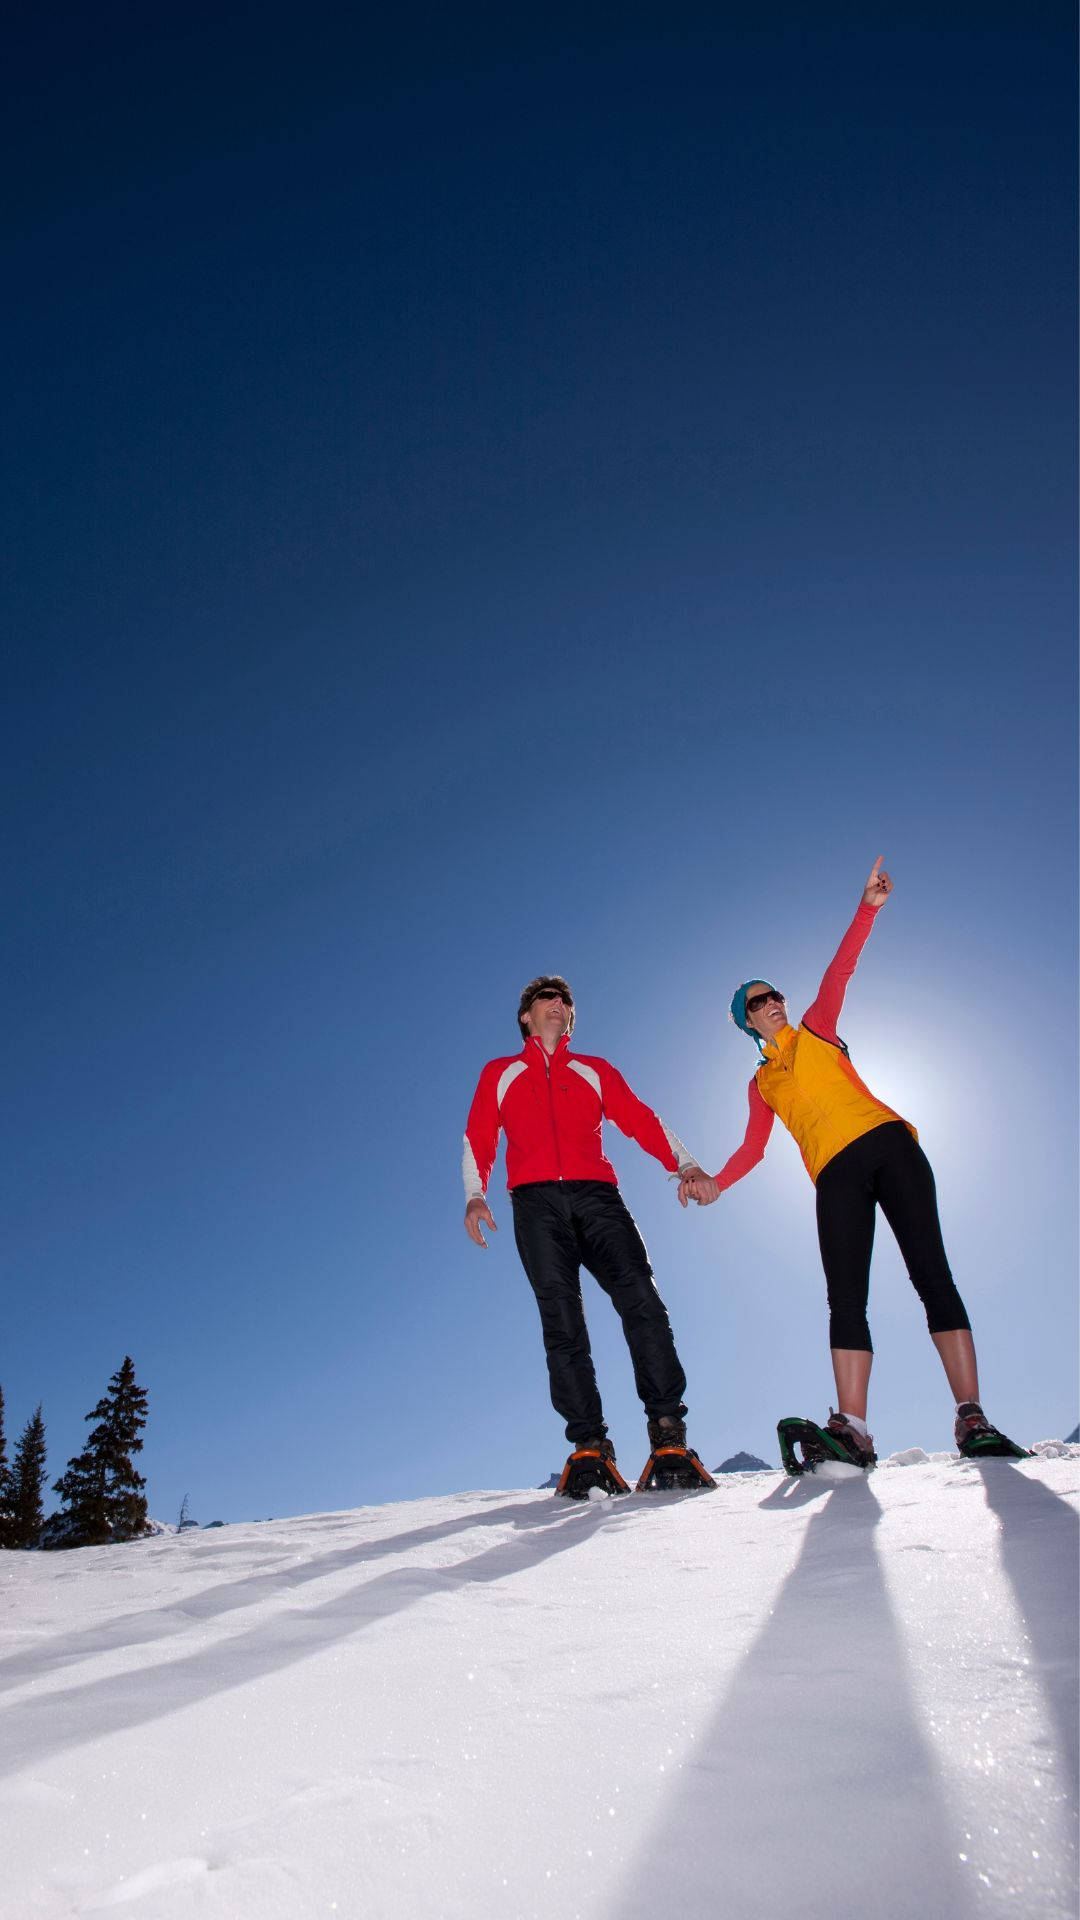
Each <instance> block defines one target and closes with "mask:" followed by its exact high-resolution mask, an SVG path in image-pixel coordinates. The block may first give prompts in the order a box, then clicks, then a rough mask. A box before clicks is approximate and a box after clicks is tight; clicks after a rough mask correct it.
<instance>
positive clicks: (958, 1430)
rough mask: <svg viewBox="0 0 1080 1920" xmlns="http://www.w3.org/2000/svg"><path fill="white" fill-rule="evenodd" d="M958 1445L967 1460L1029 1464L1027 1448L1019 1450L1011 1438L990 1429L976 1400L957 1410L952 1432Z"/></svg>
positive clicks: (966, 1402)
mask: <svg viewBox="0 0 1080 1920" xmlns="http://www.w3.org/2000/svg"><path fill="white" fill-rule="evenodd" d="M953 1432H954V1434H955V1436H956V1444H957V1447H958V1448H959V1451H960V1453H961V1455H962V1456H963V1458H964V1459H965V1460H987V1459H990V1460H992V1459H1006V1460H1030V1459H1031V1455H1030V1453H1029V1452H1028V1450H1027V1448H1026V1447H1018V1446H1017V1444H1016V1441H1015V1440H1010V1439H1009V1436H1008V1434H1006V1433H999V1432H998V1430H997V1428H996V1427H992V1426H991V1425H990V1422H989V1420H988V1419H987V1417H986V1415H985V1413H984V1412H983V1410H982V1408H981V1407H980V1405H979V1403H978V1401H977V1400H965V1401H964V1403H963V1405H962V1406H959V1407H957V1409H956V1424H955V1426H954V1428H953Z"/></svg>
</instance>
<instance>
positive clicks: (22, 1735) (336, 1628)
mask: <svg viewBox="0 0 1080 1920" xmlns="http://www.w3.org/2000/svg"><path fill="white" fill-rule="evenodd" d="M689 1497H692V1496H689ZM548 1510H549V1511H550V1509H548ZM496 1513H497V1514H499V1515H500V1516H501V1518H502V1519H503V1521H506V1520H507V1519H513V1522H514V1525H515V1527H517V1529H518V1538H516V1539H514V1540H508V1541H505V1542H503V1544H502V1545H500V1546H497V1547H489V1548H488V1549H487V1550H486V1552H484V1553H478V1554H474V1555H473V1556H472V1558H471V1559H468V1560H463V1561H461V1562H459V1564H458V1565H457V1566H454V1567H423V1568H411V1567H403V1568H399V1569H397V1570H396V1571H395V1572H392V1573H383V1574H377V1575H376V1576H375V1577H374V1579H371V1580H366V1581H360V1582H357V1583H356V1584H355V1585H352V1586H350V1587H349V1589H348V1590H347V1591H346V1592H345V1593H340V1594H336V1595H335V1596H334V1597H333V1598H332V1599H330V1600H325V1601H323V1602H322V1603H321V1605H319V1606H314V1607H296V1608H289V1609H288V1610H287V1611H285V1612H282V1613H278V1614H275V1615H274V1617H273V1619H271V1620H268V1621H264V1622H263V1623H262V1624H261V1625H259V1626H255V1627H252V1628H250V1629H249V1630H248V1631H247V1632H246V1633H241V1634H237V1635H235V1636H232V1637H227V1638H225V1639H222V1640H220V1641H215V1643H214V1644H213V1645H212V1646H209V1647H206V1648H203V1649H202V1650H201V1651H200V1652H198V1653H193V1654H188V1655H187V1657H186V1658H184V1659H180V1660H172V1661H165V1662H163V1663H160V1664H155V1665H153V1666H149V1667H143V1668H140V1669H139V1670H138V1671H136V1672H133V1673H124V1674H116V1675H113V1676H111V1677H110V1678H108V1679H104V1680H94V1681H88V1682H87V1683H86V1684H85V1685H83V1686H72V1687H66V1688H64V1689H63V1691H61V1692H57V1693H50V1694H39V1695H37V1696H35V1698H33V1699H31V1700H25V1701H17V1702H15V1703H14V1704H13V1705H10V1706H8V1707H7V1708H5V1711H4V1748H3V1753H2V1755H0V1777H3V1776H4V1775H5V1774H9V1773H17V1772H19V1771H21V1769H22V1768H23V1767H25V1766H33V1765H36V1764H38V1763H39V1762H40V1761H42V1760H45V1759H47V1758H49V1757H50V1756H51V1755H54V1754H57V1753H65V1752H68V1751H70V1750H73V1749H75V1748H77V1747H80V1746H83V1745H85V1744H86V1743H87V1742H89V1741H94V1740H97V1739H99V1738H101V1737H102V1736H103V1735H106V1734H111V1733H119V1732H122V1731H124V1730H125V1729H127V1728H131V1727H138V1726H144V1725H147V1724H149V1723H150V1722H151V1721H154V1720H160V1719H163V1718H165V1717H166V1716H167V1715H168V1714H171V1713H177V1712H181V1711H182V1710H183V1709H184V1708H185V1707H190V1706H193V1705H195V1703H196V1702H197V1701H200V1700H206V1699H210V1698H212V1697H213V1696H214V1695H215V1694H219V1693H228V1692H230V1691H231V1690H232V1689H233V1688H234V1687H240V1686H244V1685H246V1683H247V1682H248V1681H250V1680H258V1679H261V1678H262V1677H263V1676H264V1675H266V1674H271V1673H278V1672H280V1671H281V1670H282V1669H283V1668H285V1667H289V1666H293V1665H295V1663H296V1662H297V1661H300V1660H307V1659H310V1658H311V1657H312V1656H313V1655H316V1654H319V1653H322V1652H324V1651H325V1649H326V1648H327V1647H328V1646H332V1645H333V1644H334V1643H335V1642H337V1641H339V1640H345V1639H348V1638H350V1637H351V1636H353V1635H355V1634H357V1633H361V1632H363V1631H364V1629H365V1628H367V1627H370V1626H374V1625H375V1624H376V1623H378V1622H379V1621H382V1620H387V1619H389V1618H391V1617H392V1615H394V1614H396V1613H401V1612H404V1611H405V1610H406V1609H407V1608H409V1607H413V1606H416V1605H418V1604H419V1602H420V1601H422V1600H427V1599H430V1598H431V1597H432V1596H433V1595H437V1594H446V1593H454V1592H456V1591H458V1590H459V1589H461V1588H466V1587H475V1586H482V1585H486V1584H488V1583H490V1582H492V1581H498V1580H505V1579H507V1578H509V1577H511V1576H512V1575H514V1574H515V1573H521V1572H524V1571H525V1570H526V1569H528V1568H530V1567H534V1566H537V1565H539V1564H540V1563H541V1562H542V1561H544V1560H549V1559H551V1558H552V1557H553V1556H554V1555H555V1554H557V1553H566V1552H567V1551H568V1549H569V1548H571V1547H576V1546H580V1545H581V1544H582V1543H583V1542H584V1541H586V1540H589V1539H591V1538H592V1536H593V1533H594V1531H595V1526H594V1525H593V1524H591V1523H590V1520H589V1509H586V1510H585V1511H584V1512H582V1511H580V1510H577V1509H575V1510H574V1511H573V1512H571V1513H566V1512H561V1513H557V1514H556V1515H555V1516H553V1521H552V1522H545V1521H544V1520H543V1519H541V1518H540V1516H539V1514H538V1515H537V1516H536V1517H535V1518H531V1517H530V1518H529V1519H527V1520H525V1521H524V1522H522V1521H521V1518H520V1516H521V1509H520V1507H504V1508H501V1509H496ZM494 1519H495V1516H494V1515H492V1516H490V1517H489V1519H488V1522H487V1523H488V1524H494ZM612 1519H613V1517H612V1518H605V1519H603V1520H599V1519H598V1520H597V1523H596V1524H600V1525H603V1526H604V1528H605V1531H607V1530H609V1529H610V1527H611V1525H612ZM474 1524H475V1523H474ZM458 1530H459V1528H458V1525H457V1523H447V1524H446V1525H445V1527H430V1528H428V1527H419V1528H417V1529H416V1530H415V1533H414V1535H412V1536H410V1535H408V1534H399V1535H398V1536H397V1539H396V1543H395V1547H394V1550H395V1551H397V1552H400V1551H401V1550H402V1542H406V1541H409V1540H410V1539H411V1540H412V1542H413V1544H416V1540H417V1538H418V1537H419V1536H423V1537H424V1538H427V1539H432V1538H437V1537H439V1536H440V1535H443V1536H444V1535H445V1534H446V1533H453V1532H455V1531H458ZM379 1545H380V1547H382V1548H383V1549H384V1550H387V1551H389V1550H390V1543H389V1542H380V1543H379ZM378 1557H379V1555H378V1554H377V1553H371V1552H370V1551H369V1552H367V1553H366V1554H365V1553H361V1552H360V1550H354V1551H353V1552H352V1553H347V1552H346V1553H342V1554H324V1555H322V1556H321V1560H320V1572H321V1573H323V1574H325V1573H327V1572H333V1571H334V1570H335V1568H334V1565H328V1564H327V1563H328V1562H333V1563H335V1564H336V1566H337V1567H338V1568H340V1567H342V1566H348V1565H350V1564H356V1563H357V1562H358V1561H361V1560H362V1559H364V1558H368V1559H373V1558H378ZM309 1577H310V1578H314V1577H315V1576H314V1575H309ZM269 1578H270V1580H271V1581H272V1582H273V1584H274V1589H275V1590H276V1591H278V1592H280V1591H283V1590H287V1588H288V1587H289V1586H290V1585H294V1584H296V1582H295V1581H290V1579H289V1578H288V1576H287V1575H285V1576H283V1577H281V1578H280V1579H278V1580H277V1581H276V1582H275V1581H274V1577H273V1576H269ZM260 1585H261V1582H260ZM185 1624H186V1622H185ZM49 1664H51V1662H50V1661H49V1658H48V1655H47V1652H46V1658H45V1659H43V1660H39V1663H38V1671H39V1672H40V1671H43V1670H45V1671H47V1669H48V1665H49Z"/></svg>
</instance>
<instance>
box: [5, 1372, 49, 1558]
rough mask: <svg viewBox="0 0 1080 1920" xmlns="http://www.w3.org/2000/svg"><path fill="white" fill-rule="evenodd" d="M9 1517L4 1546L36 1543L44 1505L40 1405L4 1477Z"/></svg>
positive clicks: (24, 1429)
mask: <svg viewBox="0 0 1080 1920" xmlns="http://www.w3.org/2000/svg"><path fill="white" fill-rule="evenodd" d="M8 1485H9V1487H10V1489H11V1494H10V1498H11V1518H10V1519H9V1520H8V1522H7V1525H6V1528H5V1534H6V1538H5V1541H4V1544H5V1546H8V1547H36V1546H37V1544H38V1541H39V1540H40V1538H41V1527H42V1522H43V1520H44V1518H45V1509H44V1507H43V1506H42V1504H41V1500H42V1495H43V1493H44V1491H45V1421H44V1419H43V1418H42V1412H41V1408H40V1406H39V1407H38V1409H37V1411H36V1413H33V1414H31V1416H30V1418H29V1420H28V1421H27V1423H26V1425H25V1427H24V1428H23V1431H22V1438H21V1439H20V1441H19V1444H18V1446H17V1447H16V1449H15V1458H14V1461H13V1462H12V1466H11V1472H10V1475H9V1478H8Z"/></svg>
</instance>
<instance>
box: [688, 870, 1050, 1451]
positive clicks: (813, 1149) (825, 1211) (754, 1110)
mask: <svg viewBox="0 0 1080 1920" xmlns="http://www.w3.org/2000/svg"><path fill="white" fill-rule="evenodd" d="M892 887H893V883H892V881H891V880H890V878H889V876H888V874H887V873H884V872H883V871H882V863H881V860H880V858H879V859H877V860H875V862H874V865H873V868H872V870H871V873H870V877H869V879H868V880H867V882H866V887H865V889H864V891H863V896H862V899H861V901H860V902H859V906H858V908H857V909H856V913H855V918H854V920H853V921H852V923H851V925H850V927H849V928H848V930H847V932H846V933H845V935H844V937H843V939H842V940H841V942H840V946H839V948H838V950H837V952H836V955H835V956H834V958H833V959H832V960H831V961H830V963H829V965H828V967H827V968H826V970H825V976H824V979H823V980H822V982H821V986H820V988H819V989H818V994H817V998H816V1000H815V1001H814V1002H813V1004H812V1006H809V1007H808V1008H807V1010H806V1012H805V1013H804V1015H803V1017H802V1020H801V1022H800V1023H799V1025H798V1026H797V1027H793V1026H791V1025H790V1024H789V1022H788V1017H787V1008H786V1005H785V1001H784V996H783V994H782V993H779V992H778V991H777V989H776V988H775V987H773V986H771V985H770V984H769V982H768V981H767V980H747V981H744V983H743V985H742V986H741V987H740V988H739V989H738V991H737V993H736V994H735V996H734V999H733V1000H732V1002H731V1017H732V1019H733V1020H734V1022H735V1025H736V1026H737V1027H740V1028H741V1029H742V1031H743V1033H746V1034H749V1036H750V1038H751V1039H752V1040H754V1041H755V1042H756V1045H757V1049H758V1056H759V1059H758V1067H757V1071H756V1072H755V1074H754V1076H753V1079H752V1080H751V1082H750V1117H749V1120H748V1122H747V1127H746V1135H745V1138H744V1140H743V1143H742V1145H741V1147H739V1148H738V1149H737V1150H736V1152H735V1153H733V1154H732V1156H731V1158H730V1160H728V1161H727V1162H726V1164H725V1165H724V1166H723V1167H721V1169H720V1172H719V1173H718V1174H716V1175H715V1176H714V1177H713V1178H711V1179H710V1178H708V1177H707V1176H702V1175H700V1174H697V1175H687V1176H686V1178H685V1179H684V1180H683V1181H682V1182H681V1184H680V1187H679V1198H680V1200H681V1201H682V1202H683V1204H684V1205H685V1204H686V1201H687V1199H693V1200H697V1201H698V1202H699V1203H700V1204H702V1205H704V1206H708V1205H710V1204H711V1203H712V1201H714V1200H716V1199H717V1198H718V1197H719V1195H720V1194H721V1193H723V1192H724V1191H725V1189H726V1188H728V1187H730V1186H732V1185H733V1184H734V1182H735V1181H736V1180H741V1179H742V1177H743V1175H744V1174H746V1173H749V1172H750V1169H751V1168H752V1167H756V1166H757V1164H758V1161H759V1160H760V1159H761V1157H762V1155H763V1154H764V1152H765V1148H766V1145H767V1143H768V1139H769V1135H770V1133H771V1132H772V1126H773V1120H774V1118H776V1117H779V1119H781V1120H782V1121H783V1123H784V1125H785V1127H787V1129H788V1132H789V1133H791V1134H792V1135H793V1136H794V1138H795V1140H796V1142H797V1144H798V1147H799V1151H800V1152H801V1154H802V1157H803V1161H804V1163H805V1165H806V1170H807V1172H808V1174H809V1175H810V1178H811V1180H812V1181H813V1182H814V1185H815V1187H816V1189H817V1221H818V1243H819V1245H820V1248H821V1259H822V1264H823V1266H824V1268H825V1281H826V1287H827V1291H828V1299H829V1345H830V1347H831V1349H832V1364H833V1376H834V1378H835V1381H836V1397H837V1411H836V1412H835V1413H834V1414H832V1415H831V1417H830V1419H829V1422H828V1426H827V1428H826V1429H825V1431H826V1433H828V1434H830V1435H831V1436H832V1437H833V1439H834V1441H835V1442H837V1443H838V1447H839V1449H842V1451H843V1452H844V1453H846V1454H847V1455H848V1456H849V1457H850V1459H851V1460H853V1461H854V1462H855V1464H856V1465H858V1466H861V1467H870V1466H873V1464H874V1462H875V1460H876V1458H877V1456H876V1454H875V1452H874V1442H873V1438H872V1436H871V1434H870V1432H869V1430H868V1428H867V1424H866V1396H867V1388H868V1385H869V1381H870V1367H871V1364H872V1361H873V1348H872V1346H871V1342H870V1328H869V1326H868V1324H867V1319H866V1304H867V1298H868V1294H869V1288H870V1256H871V1253H872V1251H873V1245H874V1223H875V1217H876V1210H877V1208H878V1207H879V1206H880V1207H881V1210H882V1212H883V1213H884V1215H885V1218H886V1219H887V1221H888V1222H889V1225H890V1227H891V1228H892V1230H893V1233H894V1234H895V1236H896V1240H897V1244H898V1245H899V1248H900V1252H901V1254H902V1255H903V1257H904V1261H905V1264H906V1266H907V1270H908V1273H909V1275H910V1277H911V1281H912V1284H913V1285H914V1287H915V1290H916V1292H917V1293H918V1295H919V1298H920V1299H921V1300H922V1303H923V1306H924V1307H925V1309H926V1319H927V1325H928V1326H929V1329H930V1335H931V1338H932V1340H933V1342H934V1345H935V1346H936V1348H937V1350H938V1353H939V1354H940V1355H941V1360H942V1364H943V1365H944V1368H945V1373H946V1376H947V1378H948V1382H949V1385H950V1387H951V1388H952V1391H953V1395H954V1397H955V1400H956V1422H955V1428H954V1431H955V1435H956V1443H957V1446H958V1447H959V1448H960V1450H961V1452H963V1453H968V1454H972V1455H977V1454H982V1453H1002V1452H1006V1453H1020V1452H1022V1451H1023V1450H1022V1449H1021V1448H1018V1447H1016V1446H1014V1444H1013V1442H1012V1441H1010V1440H1007V1439H1006V1438H1005V1436H1004V1435H1003V1434H1000V1433H999V1432H998V1431H997V1429H996V1428H995V1427H992V1426H991V1425H990V1423H989V1421H988V1420H987V1418H986V1415H985V1414H984V1413H983V1410H982V1407H981V1406H980V1404H979V1377H978V1371H977V1368H976V1362H975V1345H974V1342H973V1340H972V1337H971V1323H970V1321H969V1320H968V1317H967V1313H966V1311H965V1309H964V1303H963V1301H962V1300H961V1298H960V1295H959V1294H958V1292H957V1290H956V1286H955V1283H954V1281H953V1277H952V1274H951V1273H950V1271H949V1263H948V1260H947V1259H946V1256H945V1248H944V1245H943V1243H942V1238H941V1226H940V1223H939V1220H938V1211H937V1195H936V1191H935V1187H934V1175H933V1172H932V1171H931V1167H930V1162H929V1161H928V1160H927V1158H926V1155H925V1154H924V1152H923V1150H922V1148H921V1147H920V1146H919V1143H918V1135H917V1134H916V1132H915V1129H914V1127H913V1126H912V1125H911V1123H910V1121H908V1120H905V1119H903V1118H902V1117H901V1116H900V1114H898V1113H894V1111H893V1109H892V1108H891V1107H887V1106H886V1105H885V1103H884V1101H882V1100H879V1099H878V1098H877V1096H876V1094H873V1093H871V1091H870V1089H869V1087H868V1086H866V1085H865V1084H864V1082H863V1081H862V1080H860V1078H859V1076H858V1074H857V1073H856V1071H855V1069H854V1067H853V1066H852V1064H851V1061H850V1059H849V1058H848V1050H847V1048H846V1046H845V1045H844V1042H843V1041H842V1040H841V1039H840V1036H839V1034H838V1033H837V1031H836V1023H837V1021H838V1020H839V1018H840V1012H841V1008H842V1007H843V1004H844V994H845V991H846V988H847V984H848V981H849V980H850V979H851V976H852V974H853V973H854V971H855V966H856V963H857V961H858V958H859V955H860V953H861V952H862V949H863V947H864V945H865V943H866V940H867V937H868V935H869V933H870V929H871V927H872V926H873V924H874V920H875V918H876V916H877V914H878V913H879V912H880V910H881V908H882V907H883V906H884V904H885V901H886V900H887V899H888V897H889V895H890V893H891V892H892Z"/></svg>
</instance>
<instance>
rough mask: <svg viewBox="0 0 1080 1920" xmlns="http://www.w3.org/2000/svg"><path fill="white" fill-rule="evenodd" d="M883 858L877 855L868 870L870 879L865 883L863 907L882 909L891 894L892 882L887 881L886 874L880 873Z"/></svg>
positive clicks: (880, 854)
mask: <svg viewBox="0 0 1080 1920" xmlns="http://www.w3.org/2000/svg"><path fill="white" fill-rule="evenodd" d="M884 858H885V855H884V854H883V853H879V854H878V857H877V859H876V860H875V861H874V864H873V866H872V867H871V869H870V877H869V879H868V880H867V882H866V888H865V891H864V893H863V906H864V907H883V906H884V905H885V902H886V900H887V899H888V897H889V895H890V893H891V892H892V881H891V880H890V879H889V876H888V874H887V873H883V872H882V871H881V863H882V861H883V860H884Z"/></svg>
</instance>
